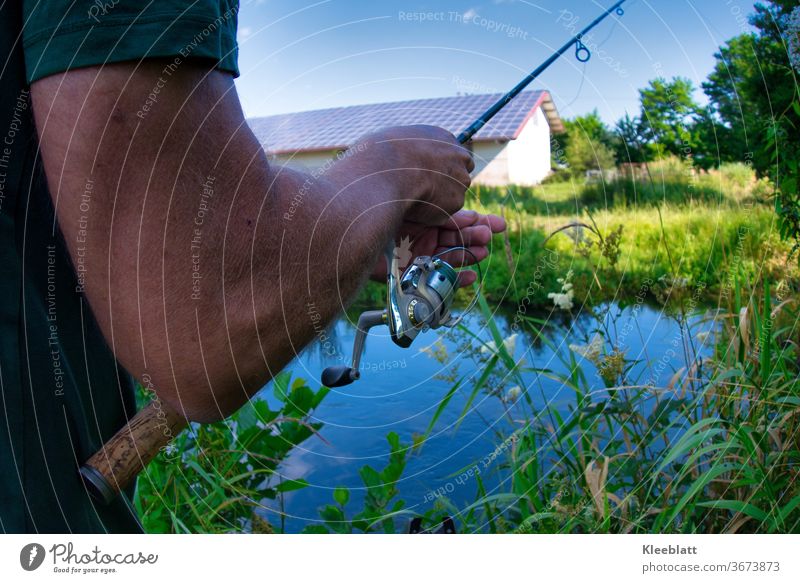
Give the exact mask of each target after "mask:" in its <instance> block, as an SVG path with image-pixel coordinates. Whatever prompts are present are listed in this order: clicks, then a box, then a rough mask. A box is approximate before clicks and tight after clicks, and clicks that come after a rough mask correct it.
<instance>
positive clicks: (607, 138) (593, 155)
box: [563, 110, 614, 174]
mask: <svg viewBox="0 0 800 583" xmlns="http://www.w3.org/2000/svg"><path fill="white" fill-rule="evenodd" d="M564 128H565V129H566V132H565V135H564V137H563V144H564V146H563V149H564V157H565V160H566V163H567V165H568V166H569V169H570V171H571V172H572V173H573V174H583V173H584V172H586V171H587V170H607V169H609V168H613V167H614V153H613V152H612V149H611V148H612V147H613V143H614V136H613V134H612V133H611V131H610V130H609V129H608V126H606V124H605V123H603V120H602V119H600V114H599V113H598V112H597V110H594V111H593V112H591V113H589V114H587V115H583V116H578V117H575V118H573V119H571V120H566V121H565V122H564Z"/></svg>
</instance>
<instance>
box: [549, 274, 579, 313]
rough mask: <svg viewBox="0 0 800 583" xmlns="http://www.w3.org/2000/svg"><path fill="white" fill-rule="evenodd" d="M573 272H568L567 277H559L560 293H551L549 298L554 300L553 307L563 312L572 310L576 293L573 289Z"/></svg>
mask: <svg viewBox="0 0 800 583" xmlns="http://www.w3.org/2000/svg"><path fill="white" fill-rule="evenodd" d="M571 279H572V270H571V269H570V270H569V271H568V272H567V275H566V276H565V277H559V278H558V279H557V280H556V281H557V282H558V283H560V284H561V291H560V292H551V293H549V294H547V297H548V298H549V299H551V300H553V305H554V306H555V307H556V308H559V309H561V310H571V309H572V305H573V304H572V299H573V298H574V297H575V291H574V290H573V289H572V283H570V280H571Z"/></svg>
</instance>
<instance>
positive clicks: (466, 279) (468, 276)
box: [458, 269, 478, 287]
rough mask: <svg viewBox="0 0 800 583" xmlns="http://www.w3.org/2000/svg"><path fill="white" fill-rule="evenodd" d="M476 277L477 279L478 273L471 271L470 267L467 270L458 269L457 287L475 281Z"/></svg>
mask: <svg viewBox="0 0 800 583" xmlns="http://www.w3.org/2000/svg"><path fill="white" fill-rule="evenodd" d="M477 279H478V274H477V273H475V272H474V271H472V270H471V269H470V270H467V271H460V272H459V273H458V287H464V286H467V285H471V284H473V283H475V282H476V281H477Z"/></svg>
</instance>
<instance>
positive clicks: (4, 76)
mask: <svg viewBox="0 0 800 583" xmlns="http://www.w3.org/2000/svg"><path fill="white" fill-rule="evenodd" d="M0 4H1V5H0V269H2V273H1V274H0V275H2V276H1V277H0V531H2V532H7V533H12V532H13V533H20V532H40V533H45V532H52V533H83V532H138V531H140V530H141V528H140V526H139V523H138V520H137V518H136V514H135V512H134V511H133V509H132V507H131V505H130V502H129V500H128V499H127V498H126V497H124V496H120V497H119V498H118V499H117V500H116V501H115V502H114V503H112V504H111V505H109V506H103V505H100V504H95V503H93V502H92V500H91V498H90V497H89V496H88V494H87V492H86V491H85V489H84V487H83V484H82V483H81V481H80V479H79V477H78V467H79V465H80V464H81V463H82V462H83V461H85V460H86V459H88V458H89V457H90V456H91V455H92V454H93V453H94V452H95V451H96V450H97V449H98V448H99V447H100V446H101V444H102V443H103V442H105V441H106V440H108V438H110V437H111V436H112V435H113V434H114V433H115V432H116V431H117V430H118V429H119V428H120V427H122V426H123V425H124V424H125V423H126V421H127V419H129V418H130V416H131V415H132V414H133V413H134V412H135V411H134V409H135V405H134V394H133V383H132V379H131V378H130V375H128V374H127V373H126V372H125V371H124V370H123V369H122V368H121V367H120V366H119V365H118V364H117V363H116V361H115V359H114V356H113V354H112V353H111V351H110V350H109V348H108V346H107V344H106V342H105V341H104V339H103V337H102V335H101V333H100V331H99V329H98V327H97V324H96V323H95V321H94V320H93V318H92V315H91V312H90V310H89V306H88V303H87V301H86V299H85V298H84V296H83V293H82V291H81V288H80V286H79V285H78V278H77V277H76V274H75V270H74V269H73V266H72V263H71V261H70V257H69V254H68V253H67V248H66V245H65V243H64V241H63V237H62V235H61V233H60V231H59V229H58V224H57V223H56V221H55V213H54V211H53V204H52V202H51V199H50V195H49V192H48V190H47V184H46V182H45V177H44V172H43V169H42V165H41V161H40V159H39V155H38V142H37V139H36V133H35V129H34V125H33V120H32V115H31V108H30V91H29V88H28V86H29V84H30V83H32V82H34V81H36V80H37V79H41V78H42V77H46V76H47V75H52V74H54V73H59V72H62V71H66V70H68V69H73V68H78V67H86V66H92V65H102V64H103V63H110V62H120V61H130V60H140V59H143V58H148V57H180V58H181V59H190V58H192V59H194V58H202V59H208V60H210V61H212V62H214V63H215V64H216V67H217V68H219V69H222V70H225V71H229V72H231V73H232V74H233V75H237V74H238V71H237V65H236V61H237V47H236V23H237V11H238V2H234V1H226V0H220V1H216V2H215V1H212V0H201V1H195V2H175V1H167V0H154V1H152V2H150V3H146V2H136V1H133V0H92V1H81V0H46V1H45V0H37V1H30V0H26V1H25V2H2V3H0Z"/></svg>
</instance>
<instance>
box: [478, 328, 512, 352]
mask: <svg viewBox="0 0 800 583" xmlns="http://www.w3.org/2000/svg"><path fill="white" fill-rule="evenodd" d="M503 348H505V349H506V352H508V354H509V355H510V356H512V357H513V356H514V351H515V350H516V348H517V335H516V334H512V335H511V336H509V337H508V338H506V339H505V340H503ZM481 353H482V354H498V353H499V351H498V350H497V344H495V342H494V341H493V340H490V341H489V342H487V343H486V344H485V345H483V346H481Z"/></svg>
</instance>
